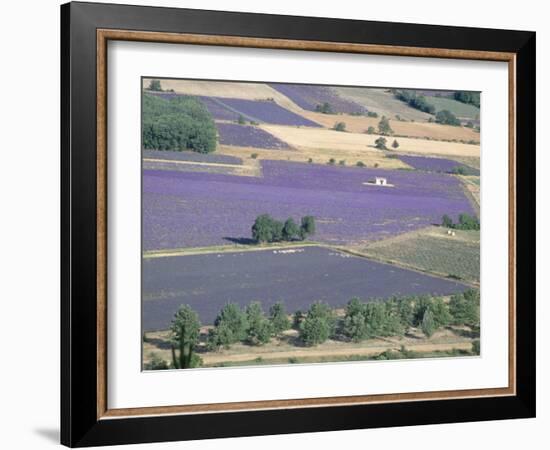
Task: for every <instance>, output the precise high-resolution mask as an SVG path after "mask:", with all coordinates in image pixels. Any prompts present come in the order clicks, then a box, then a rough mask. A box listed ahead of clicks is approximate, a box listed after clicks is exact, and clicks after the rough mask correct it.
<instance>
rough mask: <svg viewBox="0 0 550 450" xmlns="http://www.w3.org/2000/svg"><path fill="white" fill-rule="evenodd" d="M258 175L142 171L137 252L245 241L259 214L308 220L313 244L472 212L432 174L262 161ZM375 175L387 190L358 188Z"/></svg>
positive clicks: (355, 239) (457, 189)
mask: <svg viewBox="0 0 550 450" xmlns="http://www.w3.org/2000/svg"><path fill="white" fill-rule="evenodd" d="M262 168H263V177H260V178H256V177H241V176H232V175H220V174H209V173H208V174H205V173H193V172H189V173H187V172H167V171H149V170H144V171H143V232H142V233H143V250H155V249H168V248H182V247H200V246H210V245H217V244H228V243H231V242H248V241H249V239H250V235H251V232H250V227H251V225H252V223H253V222H254V219H255V218H256V217H257V216H258V215H259V214H263V213H268V214H270V215H272V216H273V217H276V218H278V219H281V220H284V219H286V218H287V217H293V218H294V219H295V220H299V218H300V217H301V216H303V215H313V216H314V217H315V219H316V224H317V231H316V234H315V236H314V239H315V240H316V241H319V242H323V243H332V244H349V243H361V242H364V241H366V240H376V239H381V238H384V237H388V236H392V235H397V234H400V233H404V232H407V231H412V230H415V229H418V228H422V227H425V226H428V225H431V224H438V223H441V217H442V216H443V215H444V214H447V215H449V216H451V217H452V218H453V220H457V217H458V215H459V214H460V213H469V214H474V211H473V209H472V206H471V205H470V203H469V201H468V199H467V198H466V197H465V195H464V192H463V190H462V187H461V184H460V181H459V180H458V179H456V178H455V177H452V176H450V175H446V174H440V173H427V172H411V171H399V170H381V169H364V168H341V167H330V166H321V165H315V164H305V163H304V164H301V163H289V162H285V161H262ZM375 176H383V177H386V178H387V180H388V183H391V184H394V185H395V187H392V188H388V187H380V186H373V185H365V184H364V183H366V182H369V181H371V180H372V179H373V178H374V177H375Z"/></svg>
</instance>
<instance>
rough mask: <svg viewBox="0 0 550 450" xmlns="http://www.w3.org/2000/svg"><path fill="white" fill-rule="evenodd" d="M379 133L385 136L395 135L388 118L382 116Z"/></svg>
mask: <svg viewBox="0 0 550 450" xmlns="http://www.w3.org/2000/svg"><path fill="white" fill-rule="evenodd" d="M378 132H379V133H380V134H381V135H383V136H388V135H390V134H393V130H392V128H391V126H390V121H389V119H388V118H387V117H386V116H382V118H381V119H380V122H378Z"/></svg>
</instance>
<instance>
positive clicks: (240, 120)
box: [237, 114, 246, 125]
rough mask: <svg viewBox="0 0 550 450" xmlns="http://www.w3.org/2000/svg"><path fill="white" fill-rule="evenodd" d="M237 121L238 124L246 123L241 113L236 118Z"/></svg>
mask: <svg viewBox="0 0 550 450" xmlns="http://www.w3.org/2000/svg"><path fill="white" fill-rule="evenodd" d="M237 123H238V124H239V125H245V124H246V120H245V119H244V116H243V115H242V114H239V117H238V118H237Z"/></svg>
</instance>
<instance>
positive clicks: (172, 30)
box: [61, 3, 535, 447]
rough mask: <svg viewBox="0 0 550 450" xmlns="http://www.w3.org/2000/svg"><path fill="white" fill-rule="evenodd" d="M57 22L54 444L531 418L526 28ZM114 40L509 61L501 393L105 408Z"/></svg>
mask: <svg viewBox="0 0 550 450" xmlns="http://www.w3.org/2000/svg"><path fill="white" fill-rule="evenodd" d="M61 27H62V28H61V55H62V67H61V69H62V70H61V76H62V79H61V87H62V89H61V119H62V128H61V142H62V154H61V174H62V180H61V191H62V192H61V202H62V217H61V219H62V220H61V223H62V229H61V255H62V267H61V274H62V279H61V288H62V289H61V291H62V298H61V306H62V311H61V338H62V339H61V342H62V346H61V347H62V348H61V355H62V360H61V374H62V377H61V387H62V398H61V409H62V414H61V430H62V433H61V441H62V443H63V444H64V445H68V446H71V447H72V446H75V447H76V446H91V445H106V444H124V443H139V442H156V441H174V440H188V439H205V438H214V437H230V436H250V435H265V434H278V433H297V432H315V431H328V430H345V429H354V428H370V427H388V426H402V425H417V424H429V423H446V422H464V421H479V420H492V419H510V418H520V417H523V418H526V417H534V415H535V302H534V297H535V271H534V265H535V250H534V249H535V176H534V173H535V33H532V32H525V31H507V30H490V29H476V28H458V27H445V26H432V25H416V24H400V23H382V22H364V21H351V20H341V19H320V18H308V17H291V16H274V15H260V14H248V13H229V12H214V11H201V10H187V9H169V8H152V7H136V6H125V5H109V4H93V3H69V4H66V5H63V6H62V7H61ZM111 40H121V41H141V42H157V43H171V44H177V43H185V44H200V45H209V46H231V47H237V48H238V47H252V48H269V49H291V50H295V51H298V52H299V51H304V50H315V51H322V52H342V53H365V54H381V55H395V56H415V57H426V58H430V57H437V58H451V59H454V58H458V59H473V60H478V59H479V60H489V61H505V62H507V63H508V67H509V125H510V127H509V136H508V139H509V149H508V151H509V154H508V157H509V193H508V199H509V225H508V230H509V233H508V235H509V257H510V265H509V276H510V285H509V298H508V301H509V311H510V316H509V324H508V325H509V383H508V387H507V388H495V389H473V390H463V391H435V392H423V393H420V394H419V393H410V394H383V395H369V396H351V397H324V398H313V399H312V398H309V399H287V400H269V401H260V402H236V403H214V404H206V405H200V406H191V405H173V406H168V407H166V406H164V407H155V405H151V407H148V408H134V409H110V408H109V407H108V405H107V394H106V392H107V385H106V383H107V359H106V345H107V344H106V343H107V339H108V336H107V319H106V318H107V308H106V292H107V290H106V275H107V253H106V245H107V233H108V230H107V221H106V211H107V209H106V205H107V202H108V199H107V192H106V180H107V170H108V165H107V157H106V146H107V132H108V130H107V114H106V110H107V109H106V108H107V106H106V102H107V99H106V90H107V84H106V82H107V42H108V41H111ZM520 181H521V182H520Z"/></svg>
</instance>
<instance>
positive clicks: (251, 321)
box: [246, 302, 271, 345]
mask: <svg viewBox="0 0 550 450" xmlns="http://www.w3.org/2000/svg"><path fill="white" fill-rule="evenodd" d="M246 321H247V329H246V339H247V341H248V342H249V343H250V344H252V345H262V344H266V343H268V342H269V338H270V337H271V323H270V321H269V320H268V319H267V317H266V316H265V314H264V312H263V310H262V306H261V304H260V303H259V302H253V303H251V304H250V305H248V306H247V307H246Z"/></svg>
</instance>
